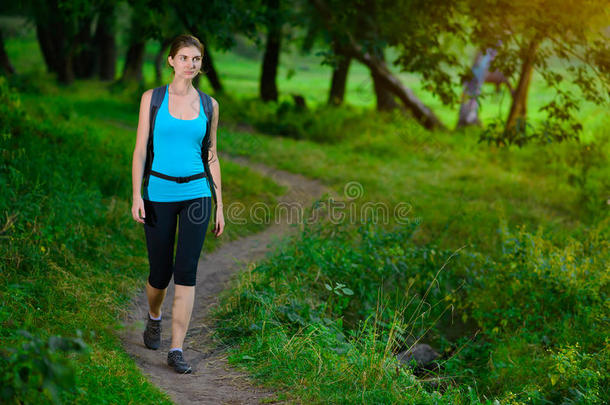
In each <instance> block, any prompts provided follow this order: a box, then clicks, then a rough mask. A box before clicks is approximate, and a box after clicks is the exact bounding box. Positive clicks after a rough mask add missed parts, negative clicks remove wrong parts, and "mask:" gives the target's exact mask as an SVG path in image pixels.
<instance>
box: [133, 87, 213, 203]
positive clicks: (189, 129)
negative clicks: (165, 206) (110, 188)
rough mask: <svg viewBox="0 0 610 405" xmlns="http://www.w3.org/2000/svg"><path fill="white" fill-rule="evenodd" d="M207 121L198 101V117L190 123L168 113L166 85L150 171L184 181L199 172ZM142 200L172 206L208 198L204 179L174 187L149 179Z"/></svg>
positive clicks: (157, 178)
mask: <svg viewBox="0 0 610 405" xmlns="http://www.w3.org/2000/svg"><path fill="white" fill-rule="evenodd" d="M206 123H207V117H206V115H205V111H204V109H203V104H202V103H201V97H200V98H199V115H198V116H197V118H195V119H192V120H181V119H179V118H175V117H173V116H172V115H170V113H169V85H168V86H167V88H166V89H165V96H164V98H163V102H162V103H161V106H160V107H159V111H158V112H157V116H156V118H155V127H154V129H153V139H154V141H153V151H154V154H155V156H154V159H153V164H152V170H154V171H156V172H159V173H163V174H166V175H168V176H175V177H186V176H192V175H194V174H197V173H201V172H203V161H202V160H201V143H202V142H203V137H204V135H205V129H206ZM143 191H144V193H143V198H144V199H146V200H149V201H158V202H173V201H184V200H190V199H193V198H199V197H211V196H212V192H211V191H210V186H209V184H208V179H207V178H205V177H204V178H202V179H196V180H191V181H189V182H188V183H176V182H175V181H172V180H166V179H162V178H160V177H157V176H153V175H152V174H151V175H150V177H149V179H148V187H144V190H143Z"/></svg>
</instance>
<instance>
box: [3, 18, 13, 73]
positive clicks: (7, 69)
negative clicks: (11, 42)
mask: <svg viewBox="0 0 610 405" xmlns="http://www.w3.org/2000/svg"><path fill="white" fill-rule="evenodd" d="M0 74H2V75H12V74H15V68H14V67H13V65H12V64H11V61H10V59H9V58H8V54H7V53H6V49H5V48H4V36H3V34H2V29H0Z"/></svg>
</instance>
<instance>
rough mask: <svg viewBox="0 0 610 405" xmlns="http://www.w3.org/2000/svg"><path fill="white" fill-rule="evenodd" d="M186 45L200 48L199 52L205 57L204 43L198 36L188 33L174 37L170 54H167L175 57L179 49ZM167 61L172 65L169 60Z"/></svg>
mask: <svg viewBox="0 0 610 405" xmlns="http://www.w3.org/2000/svg"><path fill="white" fill-rule="evenodd" d="M185 46H194V47H195V48H197V49H199V52H201V58H202V59H203V45H202V44H201V42H200V41H199V40H198V39H197V38H196V37H194V36H192V35H188V34H182V35H178V36H177V37H176V38H174V40H173V41H172V44H171V46H170V47H169V54H168V55H167V56H171V57H172V59H173V58H175V57H176V54H177V53H178V51H179V50H180V49H182V48H184V47H185ZM166 63H167V66H169V67H171V65H170V64H169V63H168V62H167V61H166Z"/></svg>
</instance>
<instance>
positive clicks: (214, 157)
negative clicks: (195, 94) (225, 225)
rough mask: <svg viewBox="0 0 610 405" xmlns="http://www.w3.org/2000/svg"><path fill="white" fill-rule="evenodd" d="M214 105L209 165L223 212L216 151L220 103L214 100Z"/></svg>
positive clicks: (219, 206) (218, 203)
mask: <svg viewBox="0 0 610 405" xmlns="http://www.w3.org/2000/svg"><path fill="white" fill-rule="evenodd" d="M212 105H213V106H214V115H213V118H212V125H211V127H210V131H211V132H210V141H211V145H210V151H209V155H208V157H209V165H210V172H211V174H212V180H213V181H214V184H215V185H216V188H215V189H214V191H215V192H216V206H217V207H218V208H219V209H220V210H222V184H221V176H220V162H219V161H218V153H217V149H216V131H217V129H218V115H219V108H218V102H217V101H216V100H215V99H214V98H212Z"/></svg>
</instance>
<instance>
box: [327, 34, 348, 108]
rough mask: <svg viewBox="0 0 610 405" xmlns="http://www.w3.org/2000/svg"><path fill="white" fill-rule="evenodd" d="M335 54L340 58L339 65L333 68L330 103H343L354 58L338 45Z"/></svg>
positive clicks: (329, 95) (329, 94)
mask: <svg viewBox="0 0 610 405" xmlns="http://www.w3.org/2000/svg"><path fill="white" fill-rule="evenodd" d="M335 54H336V55H338V56H339V60H338V64H337V66H336V67H335V68H334V69H333V77H332V80H331V83H330V92H329V93H328V104H330V105H341V104H342V103H343V98H344V96H345V85H346V83H347V74H348V72H349V65H350V64H351V62H352V58H351V57H350V56H348V55H346V54H345V53H344V52H342V50H341V47H340V46H338V45H337V46H335Z"/></svg>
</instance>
